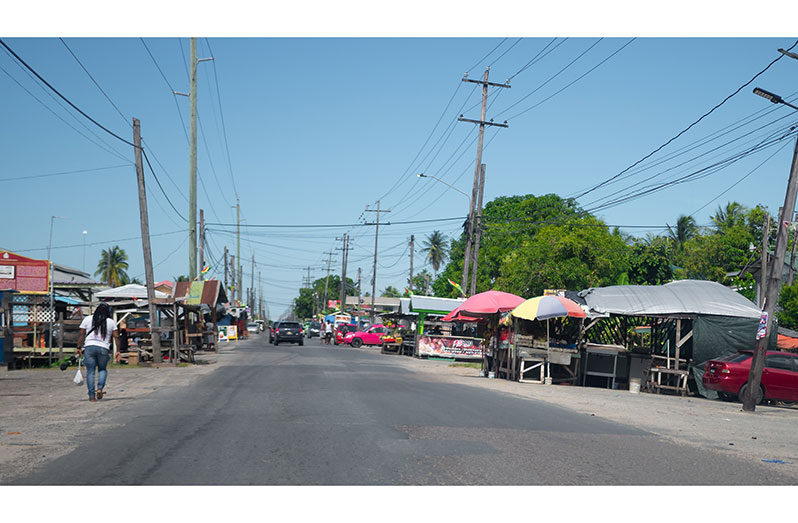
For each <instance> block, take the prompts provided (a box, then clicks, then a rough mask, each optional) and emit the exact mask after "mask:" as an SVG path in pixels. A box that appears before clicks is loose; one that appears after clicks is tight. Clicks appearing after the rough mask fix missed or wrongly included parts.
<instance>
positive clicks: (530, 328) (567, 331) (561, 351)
mask: <svg viewBox="0 0 798 523" xmlns="http://www.w3.org/2000/svg"><path fill="white" fill-rule="evenodd" d="M585 316H586V313H585V311H584V310H582V308H581V307H580V306H579V304H577V303H576V302H574V301H572V300H569V299H568V298H565V297H563V296H556V295H548V296H538V297H536V298H531V299H529V300H526V301H525V302H524V303H522V304H521V305H519V306H518V307H516V308H515V309H513V310H512V312H510V315H509V317H510V318H511V324H512V327H513V333H512V343H511V344H510V347H509V350H508V352H507V358H508V360H507V362H506V364H507V369H508V370H507V372H506V374H507V375H509V376H511V377H512V378H514V379H517V380H518V381H521V382H527V381H534V382H537V383H547V384H551V383H554V382H555V381H556V382H557V383H575V382H576V381H577V373H578V366H577V361H578V360H579V350H578V349H577V345H576V341H577V340H578V338H579V334H580V333H581V325H582V324H581V318H584V317H585ZM568 318H576V319H580V321H575V322H574V321H568ZM508 323H509V322H508ZM552 364H553V365H555V366H557V367H558V370H559V372H558V376H556V377H555V376H554V375H553V373H552V367H551V366H552ZM534 371H537V374H538V376H539V377H538V379H537V380H532V379H530V378H528V377H527V373H531V372H534Z"/></svg>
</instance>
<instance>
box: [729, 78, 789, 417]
mask: <svg viewBox="0 0 798 523" xmlns="http://www.w3.org/2000/svg"><path fill="white" fill-rule="evenodd" d="M754 94H756V95H757V96H761V97H762V98H765V99H767V100H770V101H771V102H773V103H774V104H779V103H781V104H784V105H786V106H788V107H792V108H793V109H796V110H798V107H795V106H794V105H792V104H789V103H787V102H785V101H784V99H782V97H781V96H779V95H777V94H773V93H771V92H768V91H765V90H764V89H760V88H759V87H757V88H755V89H754ZM797 194H798V140H796V143H795V150H794V151H793V156H792V166H791V167H790V179H789V182H788V183H787V192H786V194H785V196H784V205H783V206H782V208H781V212H780V214H779V221H778V232H777V234H776V246H775V248H774V251H775V252H774V253H773V257H772V258H771V261H770V265H769V267H768V271H767V281H766V282H764V284H765V300H764V304H763V308H764V311H763V314H762V318H761V320H760V325H761V324H762V323H764V325H765V329H764V332H761V334H760V333H757V340H756V350H754V354H753V357H752V358H751V370H750V371H749V373H748V383H747V384H746V390H745V392H744V393H743V394H741V396H742V398H741V399H742V400H743V410H744V411H748V412H753V411H754V410H755V409H756V397H755V396H756V395H757V394H758V393H759V390H760V384H761V383H762V370H763V367H764V362H765V352H766V351H767V348H768V341H769V339H770V333H771V330H772V328H773V313H774V312H775V309H776V302H777V301H778V299H779V291H780V290H781V276H782V270H781V269H782V267H783V266H784V256H785V254H786V250H787V228H786V227H785V226H784V224H785V223H786V222H788V221H791V218H792V214H793V211H794V210H795V199H796V195H797ZM762 250H763V252H762V268H763V269H764V268H765V260H766V259H767V252H766V249H764V248H763V249H762Z"/></svg>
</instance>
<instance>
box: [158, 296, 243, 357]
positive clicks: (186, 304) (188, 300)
mask: <svg viewBox="0 0 798 523" xmlns="http://www.w3.org/2000/svg"><path fill="white" fill-rule="evenodd" d="M173 296H174V297H175V298H176V299H177V298H181V297H182V298H183V301H182V302H181V306H182V307H183V309H184V310H185V313H184V318H183V332H184V336H185V338H184V339H185V340H186V344H188V345H192V346H193V347H194V350H195V351H202V350H207V351H212V352H218V341H219V340H220V330H219V319H220V318H221V317H222V316H224V315H225V314H226V309H225V306H224V304H225V303H227V294H226V293H225V292H224V288H223V285H222V284H221V282H220V281H219V280H208V281H192V282H188V281H179V282H175V287H174V293H173ZM224 330H225V335H226V336H229V335H230V334H229V330H228V328H225V329H224ZM244 330H246V325H245V327H244ZM237 334H239V335H240V332H237Z"/></svg>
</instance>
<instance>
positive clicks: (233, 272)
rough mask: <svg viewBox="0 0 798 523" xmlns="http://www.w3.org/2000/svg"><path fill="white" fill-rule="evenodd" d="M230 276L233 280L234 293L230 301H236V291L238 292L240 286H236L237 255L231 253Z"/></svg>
mask: <svg viewBox="0 0 798 523" xmlns="http://www.w3.org/2000/svg"><path fill="white" fill-rule="evenodd" d="M230 273H231V274H230V278H231V279H232V280H233V288H232V293H231V295H230V301H231V302H233V303H235V301H236V292H238V288H237V287H236V257H235V256H233V255H230Z"/></svg>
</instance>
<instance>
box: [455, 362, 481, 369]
mask: <svg viewBox="0 0 798 523" xmlns="http://www.w3.org/2000/svg"><path fill="white" fill-rule="evenodd" d="M449 366H450V367H468V368H469V369H481V368H482V364H481V363H452V364H451V365H449Z"/></svg>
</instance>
